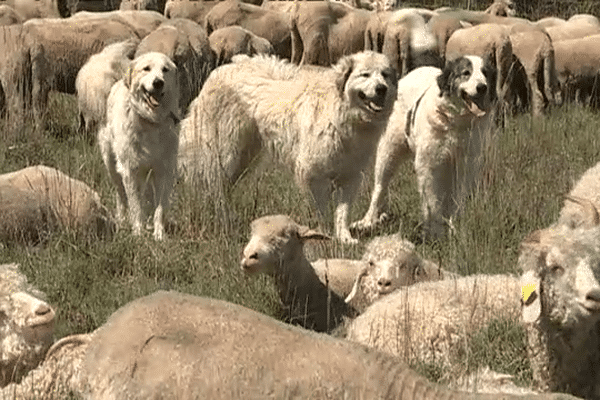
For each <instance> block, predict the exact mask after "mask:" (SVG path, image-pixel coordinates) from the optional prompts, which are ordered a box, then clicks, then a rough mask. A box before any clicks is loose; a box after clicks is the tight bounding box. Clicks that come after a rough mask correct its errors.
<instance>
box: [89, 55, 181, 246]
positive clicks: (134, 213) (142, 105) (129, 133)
mask: <svg viewBox="0 0 600 400" xmlns="http://www.w3.org/2000/svg"><path fill="white" fill-rule="evenodd" d="M178 88H179V86H178V84H177V67H176V66H175V64H174V63H173V61H171V59H170V58H169V57H167V56H165V55H164V54H161V53H146V54H144V55H142V56H139V57H137V58H136V59H135V60H133V61H132V62H131V65H130V67H129V70H128V72H127V74H126V75H125V77H124V78H123V79H121V80H119V81H118V82H117V83H115V84H114V86H113V87H112V89H111V91H110V95H109V97H108V102H107V124H106V126H104V127H103V128H102V129H101V130H100V132H99V133H98V143H99V144H100V150H101V152H102V158H103V160H104V164H105V165H106V167H107V168H108V172H109V174H110V176H111V178H112V180H113V182H114V184H115V185H116V187H117V192H118V201H117V217H118V219H119V220H120V221H122V220H123V217H124V213H125V211H126V210H128V211H129V219H130V221H131V224H132V226H133V233H134V234H135V235H140V234H141V231H142V227H143V225H144V224H145V217H146V214H147V211H148V208H151V209H152V210H153V211H154V238H155V239H156V240H162V239H163V237H164V213H165V211H166V209H167V207H168V201H169V195H170V193H171V189H172V186H173V181H174V176H175V169H176V166H177V144H178V139H177V131H176V125H177V122H178V121H179V119H178V116H177V115H178V112H179V111H178V110H179V106H178V99H179V90H178Z"/></svg>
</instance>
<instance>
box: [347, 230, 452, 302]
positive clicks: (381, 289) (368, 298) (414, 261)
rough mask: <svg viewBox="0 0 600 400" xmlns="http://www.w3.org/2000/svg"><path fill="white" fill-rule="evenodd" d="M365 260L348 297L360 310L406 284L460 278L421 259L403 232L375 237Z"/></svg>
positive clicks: (365, 255)
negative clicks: (402, 235)
mask: <svg viewBox="0 0 600 400" xmlns="http://www.w3.org/2000/svg"><path fill="white" fill-rule="evenodd" d="M363 261H364V263H365V264H366V265H365V266H364V267H363V268H362V270H361V271H360V272H359V273H358V274H357V275H356V279H355V281H354V285H353V287H352V291H351V293H350V294H349V295H348V296H347V297H346V302H347V303H350V304H351V305H352V306H354V307H355V308H356V309H357V310H364V309H365V308H366V307H367V306H369V305H370V304H372V303H373V302H374V301H375V300H377V299H378V298H380V297H382V296H385V295H387V294H390V293H391V292H393V291H395V290H396V289H398V288H400V287H402V286H409V285H413V284H415V283H417V282H426V281H437V280H441V279H449V278H457V277H458V275H456V274H454V273H451V272H448V271H444V270H443V269H441V268H440V267H439V266H438V265H437V264H436V263H434V262H433V261H429V260H425V259H423V258H421V257H420V256H419V255H418V254H417V252H416V251H415V245H414V244H413V243H411V242H409V241H408V240H405V239H403V238H402V237H401V236H400V235H399V234H394V235H387V236H379V237H376V238H374V239H373V240H372V241H371V242H369V244H368V245H367V247H366V249H365V253H364V254H363Z"/></svg>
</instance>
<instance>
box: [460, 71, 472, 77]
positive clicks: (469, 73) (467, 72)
mask: <svg viewBox="0 0 600 400" xmlns="http://www.w3.org/2000/svg"><path fill="white" fill-rule="evenodd" d="M462 75H463V76H464V77H468V76H471V71H468V70H465V71H463V73H462Z"/></svg>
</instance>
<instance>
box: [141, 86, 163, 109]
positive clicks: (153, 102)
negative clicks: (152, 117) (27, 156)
mask: <svg viewBox="0 0 600 400" xmlns="http://www.w3.org/2000/svg"><path fill="white" fill-rule="evenodd" d="M162 95H163V93H162V92H161V91H159V90H146V88H144V87H142V97H143V99H144V101H145V102H146V104H148V106H150V108H151V109H154V108H157V107H158V106H160V100H161V98H162Z"/></svg>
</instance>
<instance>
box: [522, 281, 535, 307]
mask: <svg viewBox="0 0 600 400" xmlns="http://www.w3.org/2000/svg"><path fill="white" fill-rule="evenodd" d="M533 292H535V283H527V284H525V285H523V286H521V295H522V296H523V302H524V303H526V302H527V300H529V297H530V296H531V294H532V293H533Z"/></svg>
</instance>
